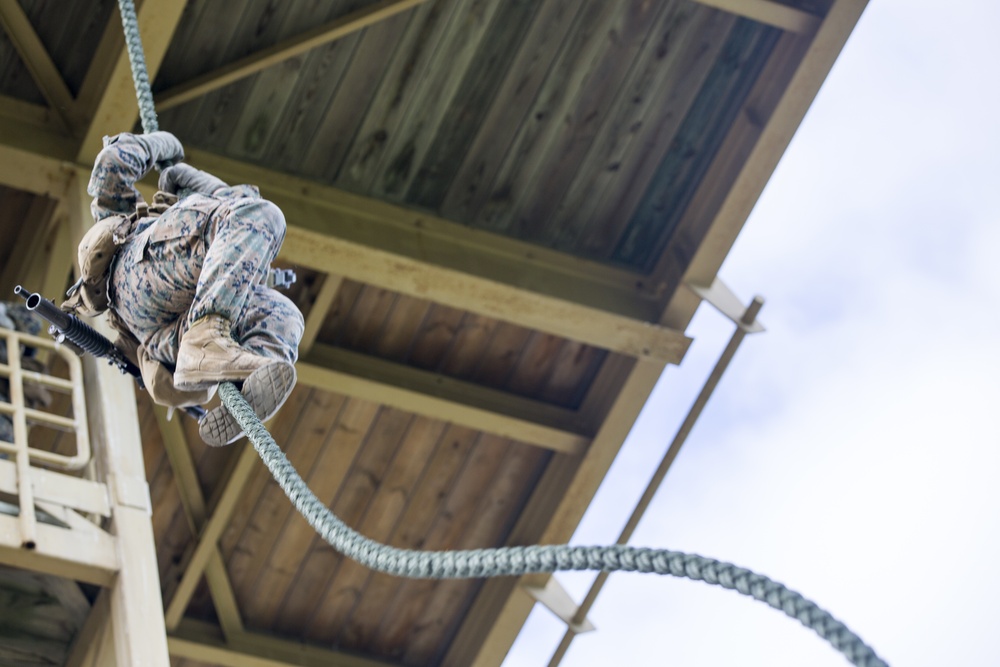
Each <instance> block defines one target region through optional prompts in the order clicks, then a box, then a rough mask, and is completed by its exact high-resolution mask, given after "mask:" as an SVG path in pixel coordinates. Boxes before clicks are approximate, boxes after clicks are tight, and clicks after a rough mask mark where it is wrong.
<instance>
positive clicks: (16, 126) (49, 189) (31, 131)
mask: <svg viewBox="0 0 1000 667" xmlns="http://www.w3.org/2000/svg"><path fill="white" fill-rule="evenodd" d="M71 155H72V147H71V143H70V141H69V140H68V139H67V138H65V137H62V136H60V135H57V134H53V133H51V132H46V131H43V130H40V129H39V128H37V127H31V126H28V125H25V124H24V123H19V122H16V121H12V120H6V119H5V120H4V122H2V123H0V185H5V186H7V187H11V188H16V189H18V190H26V191H28V192H31V193H33V194H36V195H44V196H47V197H52V198H54V199H60V198H63V197H65V196H66V193H67V191H68V188H69V179H70V175H71V172H70V171H67V170H66V169H65V168H64V167H63V163H62V160H63V159H69V158H71Z"/></svg>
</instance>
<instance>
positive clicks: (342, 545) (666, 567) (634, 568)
mask: <svg viewBox="0 0 1000 667" xmlns="http://www.w3.org/2000/svg"><path fill="white" fill-rule="evenodd" d="M118 7H119V10H120V11H121V17H122V25H123V27H124V30H125V43H126V45H127V47H128V54H129V62H130V63H131V65H132V79H133V81H134V82H135V89H136V96H137V98H138V101H139V115H140V118H141V122H142V129H143V131H144V132H146V133H149V132H155V131H157V130H158V129H159V123H158V122H157V118H156V110H155V108H154V106H153V95H152V93H151V91H150V86H149V76H148V74H147V73H146V61H145V57H144V56H143V52H142V42H141V40H140V37H139V25H138V21H137V19H136V14H135V6H134V5H133V2H132V0H118ZM219 396H220V397H221V399H222V403H223V404H224V405H225V406H226V409H227V410H229V412H230V413H231V414H232V415H233V417H234V418H235V419H236V421H237V422H238V423H239V425H240V427H242V429H243V430H244V432H246V434H247V437H248V438H249V439H250V442H251V443H253V446H254V449H256V450H257V453H258V454H259V455H260V458H261V460H262V461H263V462H264V465H265V466H267V469H268V470H270V471H271V474H272V475H273V476H274V479H275V481H276V482H277V483H278V485H279V486H280V487H281V488H282V490H283V491H284V492H285V495H287V496H288V498H289V500H291V502H292V505H294V506H295V508H296V509H297V510H298V511H299V512H300V513H301V514H302V516H303V517H304V518H305V520H306V521H307V522H308V523H309V525H310V526H312V527H313V528H314V529H315V530H316V532H317V533H318V534H319V535H320V536H321V537H322V538H323V539H324V540H326V541H327V543H329V544H330V545H331V546H332V547H333V548H334V549H336V550H337V551H339V552H340V553H342V554H344V555H345V556H348V557H349V558H352V559H354V560H356V561H357V562H358V563H360V564H362V565H364V566H366V567H369V568H371V569H373V570H378V571H379V572H385V573H387V574H392V575H396V576H400V577H414V578H423V579H467V578H479V577H500V576H518V575H522V574H529V573H539V572H555V571H558V570H597V571H607V572H612V571H622V572H646V573H650V572H652V573H656V574H667V575H671V576H674V577H686V578H688V579H693V580H695V581H704V582H706V583H709V584H714V585H716V586H722V587H723V588H728V589H730V590H735V591H738V592H740V593H742V594H743V595H747V596H750V597H752V598H754V599H756V600H760V601H761V602H765V603H767V604H768V605H770V606H772V607H774V608H775V609H778V610H781V611H783V612H785V613H786V614H787V615H788V616H791V617H792V618H794V619H797V620H799V621H800V622H801V623H802V624H803V625H805V626H806V627H808V628H811V629H812V630H814V631H815V632H816V633H817V634H819V636H820V637H822V638H823V639H825V640H827V641H828V642H829V643H830V644H831V645H832V646H833V647H834V648H835V649H837V650H838V651H840V652H841V653H843V654H844V655H845V656H846V657H847V659H848V660H849V661H850V662H851V663H852V664H854V665H858V666H859V667H887V664H886V663H885V661H883V660H882V659H881V658H879V657H878V656H877V655H876V654H875V651H873V650H872V649H871V648H870V647H869V646H868V645H867V644H865V643H864V641H862V640H861V638H860V637H858V636H857V635H856V634H854V633H853V632H851V631H850V630H849V629H848V628H847V626H845V625H844V624H843V623H841V622H840V621H838V620H837V619H835V618H834V617H833V616H832V615H831V614H830V613H829V612H827V611H824V610H823V609H821V608H820V607H819V606H817V605H816V604H815V603H814V602H811V601H809V600H807V599H806V598H804V597H802V595H800V594H799V593H796V592H795V591H793V590H791V589H789V588H787V587H786V586H784V585H783V584H780V583H778V582H776V581H772V580H771V579H768V578H767V577H765V576H763V575H760V574H756V573H754V572H751V571H750V570H747V569H745V568H742V567H737V566H735V565H732V564H731V563H724V562H722V561H718V560H714V559H712V558H705V557H703V556H698V555H694V554H686V553H682V552H679V551H669V550H667V549H645V548H637V547H629V546H620V545H615V546H599V547H577V546H570V545H568V544H560V545H544V546H529V547H501V548H495V549H472V550H464V551H416V550H412V549H398V548H396V547H391V546H389V545H386V544H381V543H379V542H375V541H374V540H370V539H368V538H367V537H365V536H363V535H361V534H360V533H358V532H357V531H355V530H353V529H352V528H350V527H349V526H348V525H347V524H345V523H344V522H343V521H341V520H340V518H338V517H337V516H336V515H335V514H333V512H331V511H330V510H329V508H327V506H326V505H325V504H323V503H322V502H321V501H320V500H319V498H317V497H316V495H315V494H314V493H313V492H312V491H311V490H310V489H309V487H308V486H307V485H306V483H305V481H304V480H303V479H302V477H301V476H300V475H299V473H298V472H297V471H296V470H295V468H294V467H293V466H292V464H291V462H289V460H288V458H287V457H286V456H285V454H284V452H282V451H281V448H280V447H278V445H277V443H275V441H274V438H272V437H271V434H270V433H268V431H267V429H266V428H264V425H263V424H262V423H261V422H260V420H259V419H258V418H257V415H256V414H254V411H253V409H252V408H251V407H250V405H249V404H248V403H247V402H246V400H245V399H244V398H243V395H242V394H241V393H240V391H239V390H238V389H236V387H235V386H234V385H233V384H232V383H230V382H223V383H222V384H220V385H219Z"/></svg>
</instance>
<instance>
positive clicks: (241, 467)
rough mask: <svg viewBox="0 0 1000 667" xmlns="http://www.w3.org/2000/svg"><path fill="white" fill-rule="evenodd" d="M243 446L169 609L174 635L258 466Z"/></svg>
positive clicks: (169, 625)
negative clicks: (251, 474) (251, 475)
mask: <svg viewBox="0 0 1000 667" xmlns="http://www.w3.org/2000/svg"><path fill="white" fill-rule="evenodd" d="M239 446H241V447H242V448H243V449H242V450H241V451H240V453H239V459H237V462H236V466H235V467H234V468H233V473H232V475H231V476H230V477H229V480H228V481H227V482H226V484H225V488H224V490H223V491H222V494H221V495H220V496H219V502H218V503H217V504H216V506H215V513H214V514H212V516H211V517H210V518H209V519H208V521H207V522H205V525H204V527H203V528H202V531H201V536H200V537H199V538H198V544H197V545H196V546H195V549H194V552H193V553H192V554H191V558H190V559H189V560H188V565H187V569H186V570H185V571H184V574H183V575H182V576H181V581H180V583H179V584H178V585H177V590H176V591H175V592H174V597H173V599H171V600H170V604H168V605H167V612H166V617H165V618H166V627H167V629H169V630H170V631H171V632H173V631H174V630H176V629H177V626H178V625H180V622H181V619H182V618H183V616H184V610H185V609H187V605H188V602H190V601H191V596H192V595H194V591H195V588H196V587H197V586H198V581H199V580H200V579H201V575H202V574H203V573H204V572H205V568H206V567H207V566H208V563H209V561H210V560H211V558H212V554H213V553H218V543H219V537H220V536H221V535H222V531H223V530H225V529H226V526H227V525H228V524H229V519H230V518H231V517H232V516H233V512H235V511H236V504H237V503H238V502H239V500H240V498H241V497H242V496H243V489H244V488H245V487H246V484H247V482H248V481H249V479H250V473H252V472H253V470H254V467H255V466H256V465H257V464H258V461H259V458H258V456H257V451H256V450H255V449H254V448H253V446H251V445H249V444H247V443H243V444H242V445H239Z"/></svg>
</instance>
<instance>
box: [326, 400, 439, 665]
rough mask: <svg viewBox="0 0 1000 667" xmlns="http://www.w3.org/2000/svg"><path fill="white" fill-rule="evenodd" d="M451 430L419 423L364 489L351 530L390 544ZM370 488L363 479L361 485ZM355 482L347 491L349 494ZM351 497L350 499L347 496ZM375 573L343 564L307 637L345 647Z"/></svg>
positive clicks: (365, 471)
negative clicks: (346, 632)
mask: <svg viewBox="0 0 1000 667" xmlns="http://www.w3.org/2000/svg"><path fill="white" fill-rule="evenodd" d="M445 428H446V424H445V423H443V422H440V421H435V420H430V419H427V418H424V417H415V418H414V419H413V420H412V421H411V422H410V424H409V427H408V429H407V432H406V433H405V435H404V437H403V438H402V440H401V441H400V442H399V444H398V446H397V447H396V448H395V451H394V452H392V453H391V456H390V457H386V459H387V465H386V466H385V468H384V470H383V471H382V472H381V474H380V475H377V476H376V477H375V478H374V479H375V480H376V482H377V483H376V484H375V485H374V487H372V488H368V487H367V485H366V486H364V487H363V488H364V490H365V491H366V492H367V493H366V495H368V501H367V503H366V504H365V506H364V507H363V508H362V509H363V511H362V512H361V513H359V515H358V516H357V518H356V519H355V520H353V521H351V524H350V525H353V526H356V527H357V530H358V531H359V532H360V533H361V534H363V535H365V536H367V537H369V538H370V539H373V540H376V541H378V542H385V541H386V540H388V539H389V537H390V535H392V533H393V531H394V530H395V529H396V527H397V526H398V524H399V521H400V519H401V517H402V515H403V513H404V511H405V509H406V506H407V504H408V502H409V497H410V495H411V494H413V493H414V487H415V486H416V485H417V484H418V483H419V482H420V480H421V478H422V477H423V476H424V475H433V474H434V471H433V470H431V469H429V468H428V462H429V461H430V460H431V459H432V458H433V456H434V453H435V452H436V450H437V447H438V444H439V443H440V442H441V436H442V435H443V434H444V431H445ZM363 458H364V454H363V453H362V456H360V457H359V459H358V464H359V465H358V472H359V473H360V474H361V475H363V476H366V477H367V478H368V479H371V478H372V474H373V472H374V471H373V469H372V468H371V467H362V465H361V464H362V461H363ZM361 482H362V484H365V481H364V479H362V480H361ZM349 483H350V480H348V482H347V483H345V488H344V491H345V492H347V491H348V489H349V488H350V486H349ZM345 495H346V493H345ZM371 573H372V571H371V570H370V569H369V568H367V567H365V566H362V565H360V564H359V563H357V562H356V561H354V560H351V559H349V558H344V559H342V560H341V562H340V565H339V567H338V568H337V570H336V572H335V573H334V575H333V577H332V578H331V579H330V582H329V584H328V585H327V587H326V591H325V594H324V595H323V597H322V600H321V603H320V604H319V605H318V606H317V608H316V610H315V612H314V613H313V615H312V618H311V619H310V620H309V623H308V625H307V626H306V634H307V636H316V635H319V634H325V635H326V636H327V637H330V638H333V639H334V643H335V645H338V644H341V642H339V641H337V640H336V638H337V637H338V636H339V635H340V634H341V631H342V629H343V627H344V624H345V623H346V621H347V618H348V617H349V616H350V615H351V612H352V611H353V610H354V609H355V607H356V606H357V605H358V604H359V603H360V600H361V590H362V589H363V588H364V585H365V583H366V582H367V580H368V578H369V577H370V576H371Z"/></svg>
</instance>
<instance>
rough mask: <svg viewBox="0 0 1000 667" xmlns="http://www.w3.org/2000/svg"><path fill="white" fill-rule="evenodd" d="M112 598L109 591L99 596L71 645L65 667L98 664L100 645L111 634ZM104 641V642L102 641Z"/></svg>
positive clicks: (83, 666)
mask: <svg viewBox="0 0 1000 667" xmlns="http://www.w3.org/2000/svg"><path fill="white" fill-rule="evenodd" d="M110 631H111V596H110V593H109V592H108V590H107V589H104V590H102V591H101V592H100V593H98V594H97V599H96V600H94V604H93V606H92V607H91V608H90V613H89V614H87V620H86V621H84V623H83V627H81V628H80V630H79V631H78V632H77V633H76V636H75V637H74V638H73V643H72V644H71V645H70V648H69V652H68V655H67V658H66V664H65V666H64V667H90V666H91V665H95V664H101V663H99V662H96V655H95V654H96V653H98V652H100V645H101V644H102V643H103V641H107V639H108V638H110V634H111V632H110ZM102 640H103V641H102Z"/></svg>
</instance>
